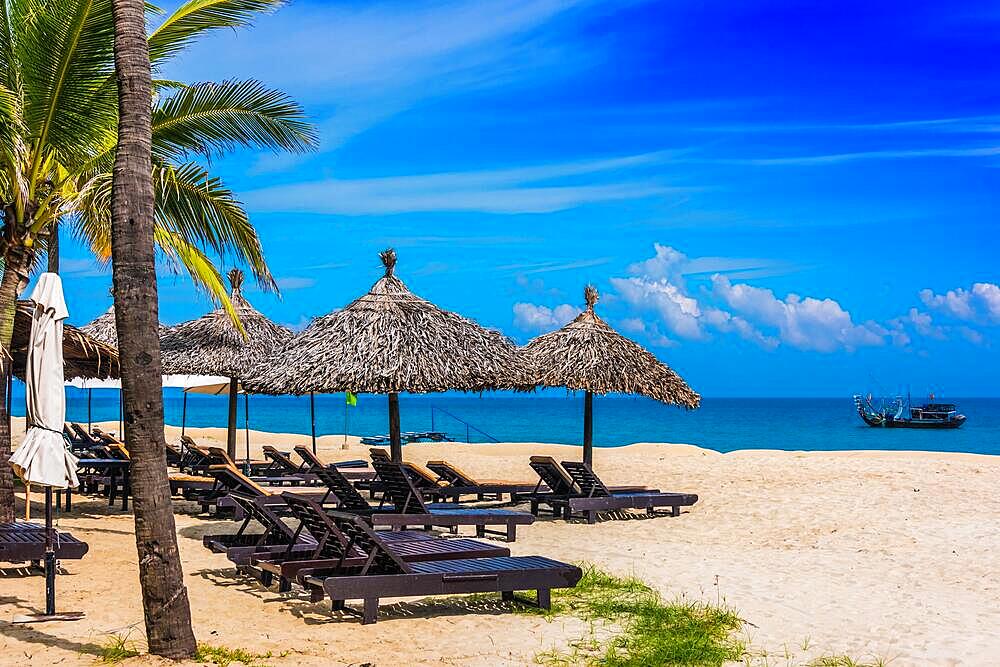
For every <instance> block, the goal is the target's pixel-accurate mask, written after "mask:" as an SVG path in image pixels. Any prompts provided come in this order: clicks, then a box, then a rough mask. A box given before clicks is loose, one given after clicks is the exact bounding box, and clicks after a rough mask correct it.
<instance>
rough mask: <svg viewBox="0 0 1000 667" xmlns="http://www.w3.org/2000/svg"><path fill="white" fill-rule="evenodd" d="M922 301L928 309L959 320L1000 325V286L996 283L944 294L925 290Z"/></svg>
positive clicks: (974, 285)
mask: <svg viewBox="0 0 1000 667" xmlns="http://www.w3.org/2000/svg"><path fill="white" fill-rule="evenodd" d="M920 300H921V301H923V302H924V304H925V305H926V306H927V307H928V308H933V309H934V310H937V311H940V312H942V313H944V314H946V315H948V316H950V317H953V318H955V319H958V320H962V321H966V322H978V321H983V322H990V323H1000V286H997V285H996V284H994V283H974V284H973V285H972V288H971V289H968V290H966V289H963V288H961V287H959V288H956V289H952V290H948V291H947V292H945V293H944V294H936V293H935V292H934V291H933V290H930V289H924V290H921V291H920Z"/></svg>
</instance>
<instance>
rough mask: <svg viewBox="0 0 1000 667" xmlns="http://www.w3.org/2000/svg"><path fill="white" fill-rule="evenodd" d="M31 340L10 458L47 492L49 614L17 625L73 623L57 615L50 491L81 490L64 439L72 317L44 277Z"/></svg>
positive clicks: (55, 285)
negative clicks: (66, 351) (22, 417)
mask: <svg viewBox="0 0 1000 667" xmlns="http://www.w3.org/2000/svg"><path fill="white" fill-rule="evenodd" d="M31 300H32V301H34V302H35V308H34V310H33V312H32V315H31V338H30V340H29V344H28V358H27V363H26V366H25V374H24V375H25V387H26V393H27V397H26V398H27V424H28V432H27V433H25V435H24V441H23V442H22V443H21V446H20V447H18V448H17V451H16V452H14V454H13V455H12V456H11V457H10V464H11V466H12V467H13V468H14V472H16V473H17V474H18V476H19V477H20V478H21V479H23V480H24V481H25V483H26V484H36V485H38V486H44V487H45V614H35V615H28V616H22V617H18V618H16V619H15V622H22V623H23V622H29V623H30V622H37V621H45V620H75V619H77V618H80V617H81V614H78V613H69V614H62V615H60V616H56V615H55V607H56V597H55V585H56V557H55V549H54V547H53V544H52V533H53V530H52V489H65V488H67V487H75V486H79V484H80V482H79V480H78V479H77V476H76V464H77V458H76V457H75V456H73V455H72V454H70V453H69V451H67V449H66V447H65V445H64V440H63V435H62V429H63V421H64V420H65V418H66V393H65V389H64V387H63V382H64V377H63V321H64V320H65V319H66V318H67V317H69V311H68V310H67V309H66V300H65V299H63V291H62V281H61V280H60V279H59V276H58V275H56V274H54V273H43V274H42V275H41V276H39V278H38V284H37V285H35V290H34V291H33V292H32V293H31Z"/></svg>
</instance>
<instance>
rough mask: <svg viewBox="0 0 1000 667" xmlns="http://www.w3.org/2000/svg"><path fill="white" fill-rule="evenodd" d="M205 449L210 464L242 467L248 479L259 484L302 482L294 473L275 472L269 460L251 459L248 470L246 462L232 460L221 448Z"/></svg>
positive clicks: (294, 484)
mask: <svg viewBox="0 0 1000 667" xmlns="http://www.w3.org/2000/svg"><path fill="white" fill-rule="evenodd" d="M205 449H206V450H207V451H208V454H209V456H210V457H211V458H210V459H209V460H210V461H211V465H213V466H215V465H228V466H232V467H234V468H237V469H242V470H244V471H245V472H247V473H248V475H249V477H250V479H252V480H253V481H255V482H257V483H259V484H268V485H271V486H281V485H282V484H290V485H292V486H298V485H299V484H302V482H303V479H302V478H301V477H298V476H296V475H289V474H284V473H283V472H282V471H278V472H277V474H276V472H275V469H274V466H273V464H272V462H271V461H251V462H250V464H249V470H247V465H246V464H242V463H237V462H236V461H234V460H233V459H232V458H230V456H229V454H228V453H227V452H226V450H224V449H223V448H221V447H205ZM292 465H293V466H294V465H295V464H294V463H293V464H292Z"/></svg>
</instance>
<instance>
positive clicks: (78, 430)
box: [70, 422, 102, 447]
mask: <svg viewBox="0 0 1000 667" xmlns="http://www.w3.org/2000/svg"><path fill="white" fill-rule="evenodd" d="M70 428H72V429H73V432H74V433H75V434H76V437H77V438H78V439H79V440H80V441H81V442H83V443H85V444H86V446H88V447H95V446H98V445H101V444H102V443H101V441H100V440H98V439H97V438H95V437H94V436H92V435H91V434H90V433H88V432H87V429H85V428H84V427H83V426H81V425H80V424H78V423H76V422H71V423H70Z"/></svg>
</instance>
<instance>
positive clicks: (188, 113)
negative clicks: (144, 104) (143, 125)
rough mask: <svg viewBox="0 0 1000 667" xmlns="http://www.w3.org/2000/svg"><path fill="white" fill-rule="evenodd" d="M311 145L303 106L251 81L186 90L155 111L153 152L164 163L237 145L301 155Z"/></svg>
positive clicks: (313, 135)
mask: <svg viewBox="0 0 1000 667" xmlns="http://www.w3.org/2000/svg"><path fill="white" fill-rule="evenodd" d="M315 145H316V132H315V130H314V129H313V127H312V126H311V125H310V124H309V123H308V122H307V121H306V120H305V113H304V112H303V110H302V107H300V106H299V105H298V104H297V103H296V102H295V101H294V100H292V99H291V98H290V97H289V96H288V95H286V94H285V93H283V92H281V91H279V90H272V89H269V88H267V87H266V86H264V84H262V83H260V82H259V81H254V80H252V79H250V80H246V81H225V82H223V83H199V84H195V85H192V86H188V87H186V88H183V89H181V90H178V91H177V92H176V93H174V94H173V95H172V96H171V97H169V98H166V99H164V100H162V101H161V102H160V103H159V104H158V105H157V107H156V108H155V109H154V110H153V154H154V155H155V156H157V157H158V158H160V159H163V160H179V159H183V158H185V157H186V156H187V155H189V154H191V153H198V154H201V155H205V156H212V155H215V154H219V153H222V152H225V151H228V150H231V149H232V148H234V147H235V146H246V147H260V148H269V149H271V150H274V151H279V150H285V151H293V152H301V151H306V150H309V149H310V148H313V147H314V146H315Z"/></svg>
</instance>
